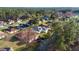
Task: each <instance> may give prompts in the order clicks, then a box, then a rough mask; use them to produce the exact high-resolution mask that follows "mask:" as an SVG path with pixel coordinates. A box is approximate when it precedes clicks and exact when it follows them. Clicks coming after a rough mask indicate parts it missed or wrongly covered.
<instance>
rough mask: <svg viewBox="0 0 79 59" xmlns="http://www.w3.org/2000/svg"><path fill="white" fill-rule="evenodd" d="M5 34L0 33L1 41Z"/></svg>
mask: <svg viewBox="0 0 79 59" xmlns="http://www.w3.org/2000/svg"><path fill="white" fill-rule="evenodd" d="M5 36H6V35H5V33H4V32H2V31H0V39H3V38H5Z"/></svg>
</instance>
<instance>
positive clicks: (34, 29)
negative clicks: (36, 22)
mask: <svg viewBox="0 0 79 59" xmlns="http://www.w3.org/2000/svg"><path fill="white" fill-rule="evenodd" d="M32 29H33V31H35V32H37V33H41V32H42V27H41V26H34V27H33V28H32Z"/></svg>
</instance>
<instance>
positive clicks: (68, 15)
mask: <svg viewBox="0 0 79 59" xmlns="http://www.w3.org/2000/svg"><path fill="white" fill-rule="evenodd" d="M64 16H65V17H72V16H75V14H74V13H73V12H66V13H65V14H64Z"/></svg>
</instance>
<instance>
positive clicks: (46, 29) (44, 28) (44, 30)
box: [32, 25, 50, 33]
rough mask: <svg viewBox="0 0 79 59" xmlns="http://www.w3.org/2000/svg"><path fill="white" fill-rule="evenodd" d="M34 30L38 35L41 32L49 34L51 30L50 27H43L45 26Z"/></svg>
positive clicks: (36, 27)
mask: <svg viewBox="0 0 79 59" xmlns="http://www.w3.org/2000/svg"><path fill="white" fill-rule="evenodd" d="M32 29H33V30H34V31H35V32H37V33H41V32H44V33H47V32H48V30H49V29H50V28H49V27H48V26H44V25H43V26H35V27H33V28H32Z"/></svg>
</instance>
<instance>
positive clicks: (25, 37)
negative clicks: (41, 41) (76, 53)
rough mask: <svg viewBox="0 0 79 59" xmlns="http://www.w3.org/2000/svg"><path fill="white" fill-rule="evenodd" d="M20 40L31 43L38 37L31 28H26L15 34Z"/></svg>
mask: <svg viewBox="0 0 79 59" xmlns="http://www.w3.org/2000/svg"><path fill="white" fill-rule="evenodd" d="M15 36H16V37H17V38H18V39H19V40H20V41H21V42H25V43H31V42H33V41H35V40H37V39H38V37H39V35H38V33H36V32H34V31H33V30H32V29H27V30H24V31H21V32H19V33H17V34H16V35H15Z"/></svg>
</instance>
